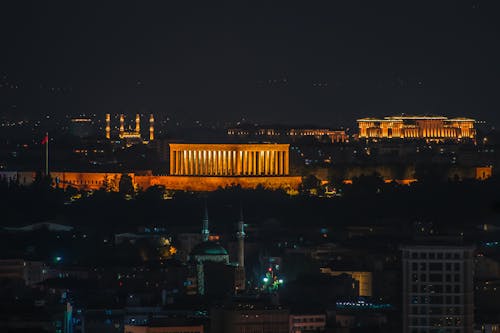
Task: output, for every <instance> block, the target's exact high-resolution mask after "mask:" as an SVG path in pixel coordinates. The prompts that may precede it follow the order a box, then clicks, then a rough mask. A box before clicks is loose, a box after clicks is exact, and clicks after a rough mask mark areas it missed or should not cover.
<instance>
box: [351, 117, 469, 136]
mask: <svg viewBox="0 0 500 333" xmlns="http://www.w3.org/2000/svg"><path fill="white" fill-rule="evenodd" d="M357 122H358V127H359V134H358V137H359V138H360V139H364V138H366V139H395V138H398V139H428V140H439V141H442V140H459V139H475V138H476V130H475V129H474V124H475V120H474V119H470V118H447V117H442V116H394V117H384V118H362V119H358V120H357Z"/></svg>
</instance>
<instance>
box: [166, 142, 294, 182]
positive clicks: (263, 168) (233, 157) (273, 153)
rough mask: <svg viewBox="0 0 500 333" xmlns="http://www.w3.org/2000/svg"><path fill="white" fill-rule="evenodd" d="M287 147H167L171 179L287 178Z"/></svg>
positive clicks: (283, 145) (229, 145)
mask: <svg viewBox="0 0 500 333" xmlns="http://www.w3.org/2000/svg"><path fill="white" fill-rule="evenodd" d="M288 149H289V145H288V144H170V174H171V175H173V176H287V175H288V174H289V173H290V166H289V152H288Z"/></svg>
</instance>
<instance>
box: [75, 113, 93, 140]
mask: <svg viewBox="0 0 500 333" xmlns="http://www.w3.org/2000/svg"><path fill="white" fill-rule="evenodd" d="M69 132H70V133H71V134H72V135H74V136H76V137H78V138H88V137H91V136H93V135H94V128H93V122H92V119H90V118H85V117H79V118H71V119H70V123H69Z"/></svg>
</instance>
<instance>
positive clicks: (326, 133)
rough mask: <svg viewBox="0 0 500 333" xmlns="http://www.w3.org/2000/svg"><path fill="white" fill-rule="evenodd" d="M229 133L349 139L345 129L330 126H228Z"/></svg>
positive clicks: (331, 139)
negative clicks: (334, 128) (329, 127)
mask: <svg viewBox="0 0 500 333" xmlns="http://www.w3.org/2000/svg"><path fill="white" fill-rule="evenodd" d="M227 134H228V135H229V136H233V137H242V138H247V137H253V138H274V139H282V140H286V141H296V140H298V139H301V138H304V137H312V138H315V139H318V140H321V139H323V138H327V139H328V140H329V141H330V142H332V143H337V142H348V141H349V137H348V136H347V134H346V132H345V130H332V129H328V128H283V127H234V128H228V129H227Z"/></svg>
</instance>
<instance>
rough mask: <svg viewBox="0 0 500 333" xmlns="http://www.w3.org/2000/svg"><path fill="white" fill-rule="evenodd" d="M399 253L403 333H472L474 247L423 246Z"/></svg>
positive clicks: (409, 248)
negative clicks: (401, 256)
mask: <svg viewBox="0 0 500 333" xmlns="http://www.w3.org/2000/svg"><path fill="white" fill-rule="evenodd" d="M436 244H438V243H436ZM402 251H403V332H404V333H423V332H436V333H437V332H443V333H472V332H473V314H474V303H473V291H474V290H473V255H474V248H473V247H471V246H463V245H432V244H425V245H408V246H404V247H402Z"/></svg>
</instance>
